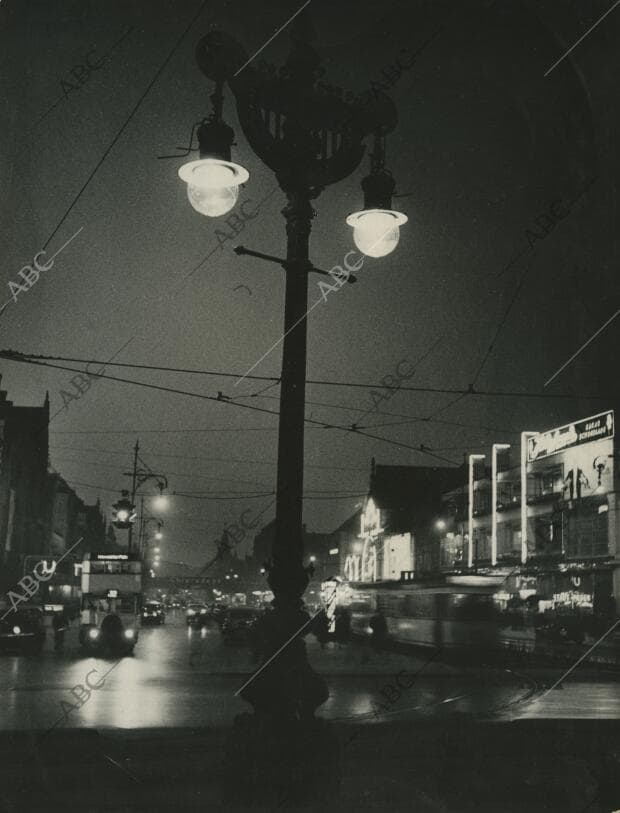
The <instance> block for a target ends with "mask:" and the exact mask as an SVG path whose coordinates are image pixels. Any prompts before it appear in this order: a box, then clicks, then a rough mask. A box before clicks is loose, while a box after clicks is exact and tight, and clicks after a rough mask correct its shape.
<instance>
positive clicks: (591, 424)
mask: <svg viewBox="0 0 620 813" xmlns="http://www.w3.org/2000/svg"><path fill="white" fill-rule="evenodd" d="M613 436H614V413H613V410H611V409H610V410H609V411H608V412H601V414H600V415H593V416H592V417H591V418H584V419H583V420H582V421H576V422H575V423H569V424H566V425H565V426H559V427H558V428H557V429H550V430H549V431H548V432H540V433H539V434H537V435H534V436H533V437H531V438H529V439H528V442H527V459H528V462H529V463H533V462H534V461H535V460H540V459H541V458H543V457H550V456H551V455H553V454H556V453H557V452H561V451H563V450H564V449H570V448H572V447H573V446H580V445H581V444H582V443H590V442H591V441H593V440H602V439H603V438H613Z"/></svg>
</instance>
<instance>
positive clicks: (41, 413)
mask: <svg viewBox="0 0 620 813" xmlns="http://www.w3.org/2000/svg"><path fill="white" fill-rule="evenodd" d="M0 381H1V376H0ZM6 396H7V393H6V391H5V390H0V581H1V582H2V585H3V587H4V588H8V587H9V586H10V585H13V584H14V583H15V581H16V580H17V579H19V578H20V577H21V575H22V562H23V557H24V556H26V555H28V554H31V553H38V552H39V551H42V550H43V549H44V548H43V546H44V543H45V538H46V518H47V504H46V482H47V456H48V424H49V398H48V396H47V395H46V397H45V401H44V403H43V406H41V407H22V406H15V405H14V404H13V402H12V401H9V400H7V397H6Z"/></svg>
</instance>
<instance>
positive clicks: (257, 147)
mask: <svg viewBox="0 0 620 813" xmlns="http://www.w3.org/2000/svg"><path fill="white" fill-rule="evenodd" d="M290 35H291V39H292V41H293V46H292V50H291V53H290V55H289V58H288V60H287V63H286V65H285V66H284V67H283V68H281V69H280V70H279V71H276V69H275V68H271V67H270V66H266V67H260V68H258V67H256V66H255V64H254V63H252V64H249V62H250V61H249V60H248V58H247V54H246V53H245V51H244V50H243V48H242V47H241V46H240V45H239V44H238V43H237V42H236V41H235V40H234V39H233V38H232V37H230V36H229V35H227V34H224V33H223V32H219V31H216V32H212V33H210V34H208V35H207V36H205V37H204V38H203V39H202V40H201V42H200V43H199V45H198V47H197V50H196V58H197V62H198V65H199V67H200V68H201V70H202V71H203V73H204V74H205V75H206V76H207V77H208V78H209V79H211V80H213V81H215V83H216V91H215V93H214V95H213V96H212V101H213V103H214V112H213V114H212V115H211V117H210V118H209V119H208V120H207V119H206V120H204V121H203V123H202V125H201V127H200V129H199V131H198V138H199V144H200V154H201V160H200V161H198V162H196V161H194V162H190V164H188V165H185V166H184V167H182V168H181V170H180V171H179V174H180V176H181V177H182V179H183V180H186V181H188V196H189V198H190V201H191V202H192V206H193V207H194V208H195V209H196V210H197V211H200V212H201V213H202V214H207V215H208V214H209V211H207V208H209V207H210V208H211V209H212V211H215V210H216V209H217V206H219V204H220V201H223V200H224V198H226V201H228V203H226V201H224V202H223V203H222V205H221V208H222V209H224V208H225V206H227V205H228V204H230V206H229V208H230V207H232V206H233V205H234V201H235V200H236V198H237V196H238V192H237V191H236V189H237V186H238V183H241V182H242V181H240V180H239V179H240V178H243V180H245V179H247V177H248V173H247V171H246V170H244V169H243V167H240V166H239V165H237V164H233V163H232V162H231V160H230V159H231V155H230V145H231V144H232V138H233V135H232V131H231V129H230V128H229V127H228V126H227V125H226V124H225V123H224V122H223V120H222V107H223V104H222V102H223V96H222V87H223V84H224V82H227V84H228V85H229V87H230V89H231V90H232V93H233V94H234V96H235V101H236V106H237V113H238V117H239V121H240V123H241V127H242V129H243V132H244V135H245V137H246V140H247V142H248V143H249V145H250V147H251V148H252V150H253V152H254V153H255V154H256V155H257V156H258V157H259V158H260V159H261V160H262V161H263V162H264V163H265V164H266V165H267V166H268V167H269V168H270V169H272V170H273V171H274V173H275V175H276V178H277V181H278V184H279V186H280V188H281V189H282V191H283V192H284V193H285V195H286V197H287V204H286V206H285V207H284V209H283V210H282V214H283V215H284V218H285V221H286V234H287V249H286V258H285V259H278V258H274V257H270V256H269V255H264V254H258V253H256V252H249V251H245V250H244V251H241V250H240V251H239V252H238V253H244V254H250V255H252V254H254V256H260V257H261V258H262V259H268V260H272V261H276V262H278V263H279V264H280V265H281V266H282V267H283V269H284V271H285V280H286V284H285V297H284V299H285V302H284V336H283V342H282V375H281V379H280V382H281V384H280V420H279V435H278V471H277V491H276V519H275V526H276V527H275V539H274V543H273V549H272V557H271V561H270V562H269V567H268V582H269V585H270V587H271V589H272V591H273V594H274V602H273V607H274V612H272V613H270V614H269V615H268V616H267V618H266V619H265V622H264V625H263V645H262V649H263V651H262V653H261V654H262V660H263V667H264V668H261V669H259V670H258V671H257V673H256V674H255V675H254V676H253V677H252V679H251V680H249V681H247V683H246V685H245V687H244V688H243V689H242V691H241V694H242V696H243V697H244V698H245V699H246V700H248V702H250V703H251V704H252V705H253V706H254V709H255V711H256V712H257V713H258V714H266V715H269V716H271V717H274V718H276V719H280V720H283V719H289V720H290V719H297V720H299V719H307V718H311V717H312V716H313V714H314V710H315V709H316V707H317V706H318V705H320V704H321V703H323V702H325V700H326V699H327V697H328V691H327V687H326V685H325V683H324V681H322V679H320V678H319V677H318V676H317V675H316V674H315V673H314V671H313V670H312V669H311V667H310V665H309V664H308V661H307V658H306V652H305V645H304V644H303V641H302V640H301V638H302V636H303V635H305V634H306V633H307V632H308V628H309V623H310V617H309V616H308V614H307V613H306V612H305V610H304V605H303V593H304V591H305V589H306V586H307V584H308V581H309V570H308V568H305V567H304V564H303V532H302V512H303V465H304V414H305V387H306V355H307V319H306V317H307V313H308V276H309V274H310V273H311V272H314V271H318V273H325V272H321V271H320V270H319V269H316V268H314V266H313V265H312V264H311V263H310V260H309V238H310V232H311V224H312V219H313V218H314V217H315V211H314V209H313V207H312V205H311V201H312V200H314V199H315V198H317V197H318V196H319V194H320V193H321V192H322V191H323V190H324V189H325V188H326V187H327V186H328V185H330V184H333V183H336V182H338V181H340V180H342V179H344V178H346V177H348V176H349V175H350V174H351V173H352V172H353V171H354V170H355V169H356V168H357V167H358V166H359V164H360V161H361V159H362V158H363V155H364V151H365V147H364V144H363V140H364V138H366V137H367V136H368V135H371V134H372V135H373V136H374V139H375V140H374V152H373V153H372V155H371V159H372V160H371V172H370V175H369V176H368V177H367V178H366V179H365V181H364V183H363V190H364V208H363V209H362V210H361V211H359V212H357V213H355V215H354V216H351V217H352V218H353V221H352V220H351V218H349V220H348V221H347V222H349V225H352V226H353V228H354V233H355V242H356V245H357V246H358V248H360V251H362V252H364V253H366V254H368V256H375V257H377V256H384V255H385V254H388V253H389V252H390V251H392V250H393V249H394V247H395V246H396V244H397V242H398V234H399V227H400V226H401V225H402V224H403V223H404V222H406V220H407V218H406V216H405V215H402V214H401V213H399V212H394V211H393V210H392V208H391V196H392V193H393V192H394V180H393V179H392V176H391V175H390V173H389V172H388V170H387V169H386V168H385V164H384V150H385V145H384V141H385V136H386V134H387V133H388V132H390V131H391V130H392V129H393V128H394V126H395V125H396V122H397V116H396V111H395V108H394V105H393V103H392V102H391V100H390V99H389V98H388V97H387V96H384V95H382V94H378V95H377V98H376V99H375V100H374V101H373V102H372V104H370V105H369V104H367V103H366V104H364V105H362V103H361V101H360V100H356V99H354V98H353V96H352V94H348V96H347V97H346V98H343V92H342V90H341V89H338V88H333V87H330V86H328V85H325V84H323V83H322V82H318V80H319V79H320V77H321V75H322V69H321V68H320V67H319V58H318V55H317V54H316V52H315V51H314V49H313V48H312V47H311V45H310V41H311V40H312V39H313V36H314V35H313V32H312V31H311V30H310V27H309V25H308V22H307V18H306V12H302V14H300V15H299V16H298V17H297V18H296V19H295V21H294V23H293V24H292V25H291V27H290ZM197 173H203V174H204V177H205V178H207V176H210V177H211V178H213V179H215V180H206V181H205V188H204V192H203V193H201V192H200V191H199V192H198V193H197V192H196V184H198V185H199V184H200V181H199V179H198V180H196V178H197ZM224 176H226V178H228V181H224V180H218V179H219V178H220V177H221V178H222V179H223V178H224ZM188 178H189V179H190V180H188ZM225 183H230V184H231V185H233V184H237V186H234V187H233V191H232V192H230V190H228V191H224V190H223V189H222V188H220V187H221V186H223V185H224V184H225ZM217 184H220V187H218V186H217ZM218 190H219V191H218ZM227 211H228V209H227ZM220 213H221V212H220ZM348 281H350V282H352V281H354V280H353V279H352V278H350V277H349V278H348ZM274 653H278V654H277V657H273V656H274ZM272 658H273V660H272ZM267 661H269V663H268V665H267V666H265V664H266V663H267Z"/></svg>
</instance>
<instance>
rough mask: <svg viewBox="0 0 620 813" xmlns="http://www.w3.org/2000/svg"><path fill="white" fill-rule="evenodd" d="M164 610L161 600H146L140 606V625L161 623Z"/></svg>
mask: <svg viewBox="0 0 620 813" xmlns="http://www.w3.org/2000/svg"><path fill="white" fill-rule="evenodd" d="M165 620H166V612H165V610H164V605H163V604H162V603H161V601H146V602H145V603H144V605H143V607H142V625H143V626H144V625H146V624H163V623H164V621H165Z"/></svg>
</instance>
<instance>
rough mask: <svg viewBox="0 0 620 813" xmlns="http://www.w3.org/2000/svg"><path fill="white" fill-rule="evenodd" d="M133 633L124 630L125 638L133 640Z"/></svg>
mask: <svg viewBox="0 0 620 813" xmlns="http://www.w3.org/2000/svg"><path fill="white" fill-rule="evenodd" d="M133 636H134V631H133V630H125V638H133Z"/></svg>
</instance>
